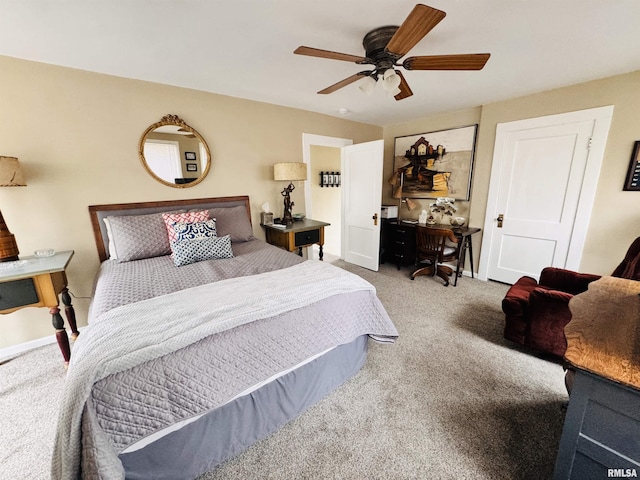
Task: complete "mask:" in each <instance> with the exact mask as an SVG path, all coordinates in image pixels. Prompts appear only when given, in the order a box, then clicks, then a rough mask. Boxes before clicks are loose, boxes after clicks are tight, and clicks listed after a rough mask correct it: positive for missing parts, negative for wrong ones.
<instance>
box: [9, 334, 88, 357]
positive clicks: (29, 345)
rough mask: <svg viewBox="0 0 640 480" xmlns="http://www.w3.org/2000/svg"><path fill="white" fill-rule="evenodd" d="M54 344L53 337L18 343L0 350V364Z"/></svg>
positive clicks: (54, 338) (54, 339) (54, 337)
mask: <svg viewBox="0 0 640 480" xmlns="http://www.w3.org/2000/svg"><path fill="white" fill-rule="evenodd" d="M82 329H83V327H80V328H79V329H78V331H80V332H82ZM67 333H68V334H69V340H71V335H70V334H71V332H67ZM52 343H56V336H55V335H47V336H46V337H42V338H36V339H35V340H30V341H28V342H24V343H19V344H18V345H12V346H10V347H4V348H0V363H2V362H4V361H6V360H7V359H9V358H12V357H15V356H17V355H20V354H21V353H24V352H28V351H29V350H33V349H34V348H39V347H44V346H45V345H51V344H52Z"/></svg>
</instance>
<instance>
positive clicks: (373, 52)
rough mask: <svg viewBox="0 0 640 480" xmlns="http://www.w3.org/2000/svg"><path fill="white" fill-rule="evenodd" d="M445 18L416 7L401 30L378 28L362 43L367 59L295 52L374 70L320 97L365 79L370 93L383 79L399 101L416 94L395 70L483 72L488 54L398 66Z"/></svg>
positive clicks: (303, 49)
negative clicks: (366, 66) (364, 66)
mask: <svg viewBox="0 0 640 480" xmlns="http://www.w3.org/2000/svg"><path fill="white" fill-rule="evenodd" d="M445 16H446V13H445V12H443V11H441V10H438V9H436V8H432V7H428V6H426V5H422V4H417V5H416V6H415V7H414V8H413V10H412V11H411V13H410V14H409V16H408V17H407V18H406V19H405V21H404V22H402V25H400V26H399V27H396V26H386V27H379V28H376V29H374V30H371V31H370V32H369V33H367V34H366V35H365V36H364V39H363V41H362V44H363V46H364V49H365V52H366V56H365V57H361V56H357V55H349V54H346V53H338V52H332V51H329V50H321V49H318V48H312V47H298V48H296V49H295V51H294V52H293V53H295V54H298V55H308V56H311V57H320V58H328V59H332V60H342V61H346V62H355V63H357V64H359V65H372V66H373V68H372V69H371V70H364V71H362V72H358V73H356V74H354V75H351V76H350V77H347V78H345V79H344V80H341V81H339V82H337V83H334V84H333V85H331V86H330V87H327V88H325V89H323V90H320V91H319V92H318V93H319V94H327V93H333V92H335V91H336V90H339V89H341V88H343V87H346V86H347V85H350V84H351V83H353V82H355V81H357V80H360V79H362V78H365V79H368V80H363V83H362V85H361V86H360V88H361V89H362V90H363V91H364V92H365V93H370V92H371V91H372V90H373V87H374V86H375V85H376V82H377V80H378V79H381V80H382V84H383V86H384V88H385V90H387V91H388V92H390V93H391V94H392V95H393V96H394V98H395V99H396V100H402V99H403V98H407V97H410V96H411V95H413V92H412V91H411V88H409V84H408V83H407V81H406V80H405V78H404V76H403V75H402V72H401V71H400V70H396V67H403V68H404V69H405V70H481V69H482V68H483V67H484V66H485V64H486V63H487V60H489V57H490V56H491V55H490V54H489V53H468V54H456V55H429V56H419V57H409V58H406V59H405V60H404V61H403V62H402V63H398V61H399V60H400V59H401V58H402V57H404V56H405V55H406V54H407V53H408V52H409V50H411V49H412V48H413V47H414V46H415V45H416V44H417V43H418V42H419V41H420V40H422V38H424V36H425V35H426V34H427V33H429V32H430V31H431V30H432V29H433V28H434V27H435V26H436V25H437V24H438V23H440V21H441V20H442V19H443V18H444V17H445Z"/></svg>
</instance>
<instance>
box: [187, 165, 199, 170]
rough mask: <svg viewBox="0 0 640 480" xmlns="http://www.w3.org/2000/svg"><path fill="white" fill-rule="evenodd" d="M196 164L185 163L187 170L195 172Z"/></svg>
mask: <svg viewBox="0 0 640 480" xmlns="http://www.w3.org/2000/svg"><path fill="white" fill-rule="evenodd" d="M197 171H198V164H197V163H187V172H197Z"/></svg>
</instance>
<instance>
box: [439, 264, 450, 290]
mask: <svg viewBox="0 0 640 480" xmlns="http://www.w3.org/2000/svg"><path fill="white" fill-rule="evenodd" d="M452 273H453V269H452V268H451V267H448V266H446V265H438V267H437V271H436V274H437V275H438V276H439V277H440V278H441V279H443V280H444V286H445V287H448V286H449V277H450V276H451V274H452Z"/></svg>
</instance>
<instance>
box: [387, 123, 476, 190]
mask: <svg viewBox="0 0 640 480" xmlns="http://www.w3.org/2000/svg"><path fill="white" fill-rule="evenodd" d="M477 129H478V125H468V126H465V127H458V128H451V129H448V130H438V131H435V132H426V133H419V134H415V135H407V136H403V137H396V138H395V144H394V158H393V177H392V180H391V181H390V183H392V184H397V181H395V180H394V179H397V178H398V177H399V176H400V175H403V177H404V183H403V189H402V192H403V193H402V195H403V196H405V197H410V198H437V197H450V198H454V199H455V200H469V197H470V195H471V174H472V171H473V159H474V155H475V145H476V133H477Z"/></svg>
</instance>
